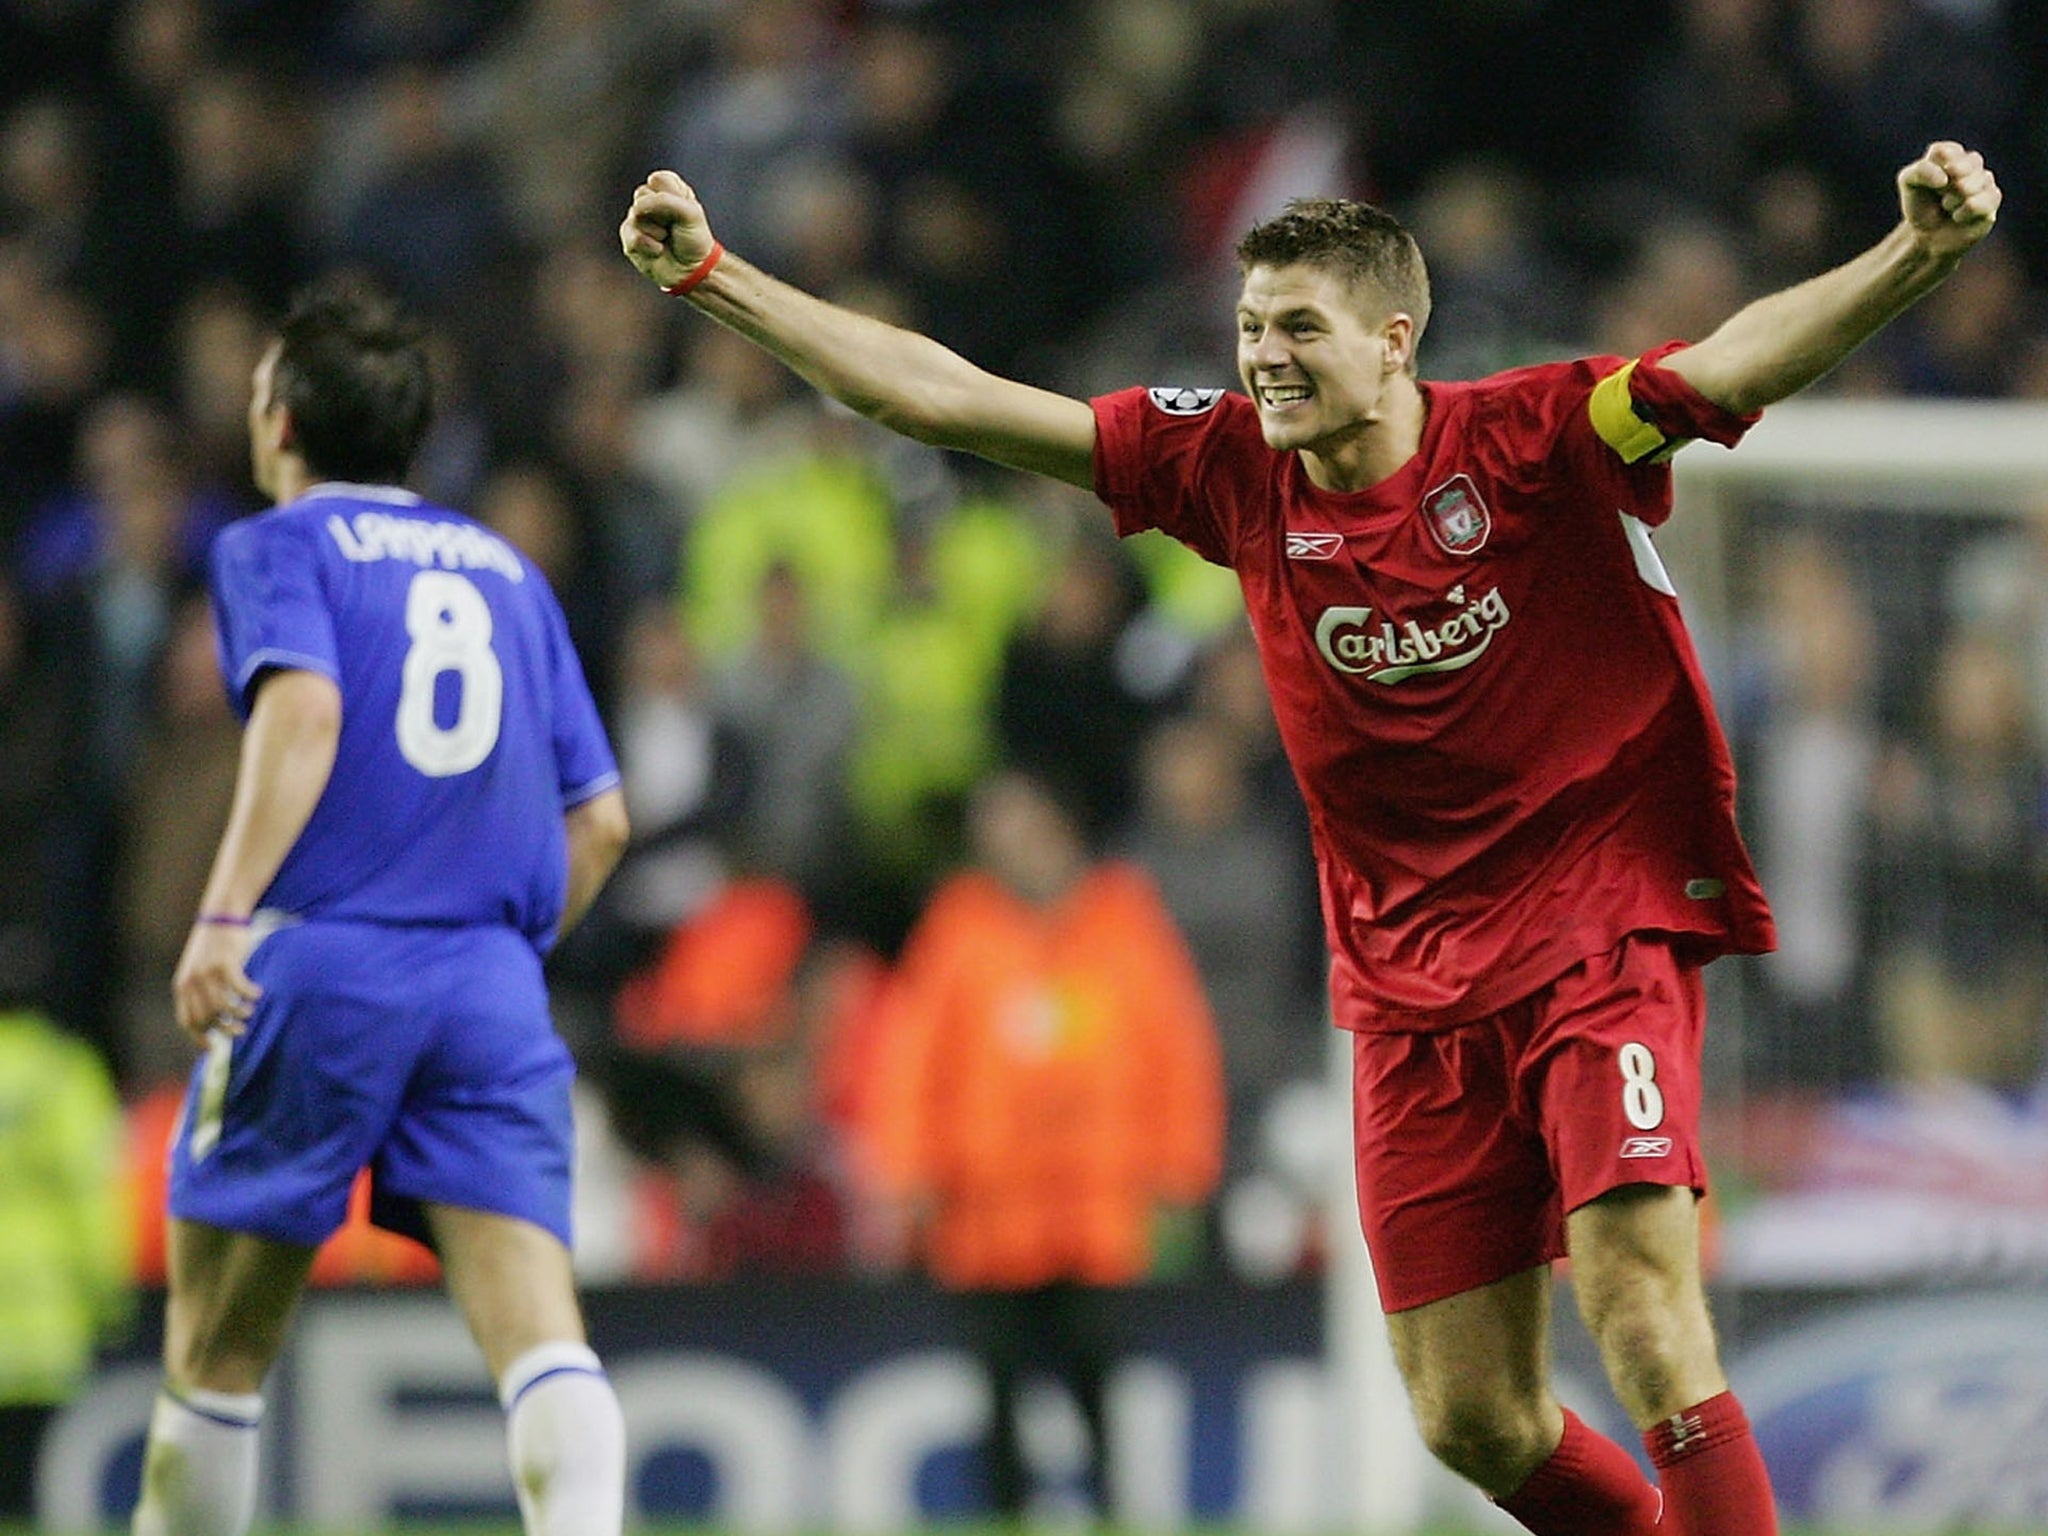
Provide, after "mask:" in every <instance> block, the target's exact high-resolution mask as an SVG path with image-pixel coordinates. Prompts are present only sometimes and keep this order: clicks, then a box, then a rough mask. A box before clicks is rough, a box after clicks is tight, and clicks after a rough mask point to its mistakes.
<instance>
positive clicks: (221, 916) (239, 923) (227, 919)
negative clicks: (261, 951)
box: [192, 912, 255, 928]
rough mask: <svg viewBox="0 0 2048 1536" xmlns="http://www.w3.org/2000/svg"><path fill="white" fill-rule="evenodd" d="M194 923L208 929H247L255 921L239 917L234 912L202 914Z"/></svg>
mask: <svg viewBox="0 0 2048 1536" xmlns="http://www.w3.org/2000/svg"><path fill="white" fill-rule="evenodd" d="M192 921H193V922H194V923H195V924H197V925H199V926H202V927H206V928H247V927H248V926H249V925H250V924H251V923H253V922H254V921H255V919H254V918H249V917H237V916H235V914H234V913H232V912H202V913H200V914H199V915H198V916H197V917H195V918H194V919H192Z"/></svg>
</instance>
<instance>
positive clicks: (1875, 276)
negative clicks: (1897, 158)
mask: <svg viewBox="0 0 2048 1536" xmlns="http://www.w3.org/2000/svg"><path fill="white" fill-rule="evenodd" d="M1958 260H1960V257H1959V256H1932V255H1929V254H1927V253H1926V252H1924V251H1923V250H1921V249H1920V247H1919V246H1918V245H1917V244H1916V243H1915V242H1914V241H1913V239H1912V237H1911V235H1910V234H1909V233H1908V231H1907V230H1906V229H1905V227H1904V226H1903V225H1902V226H1900V227H1899V228H1897V229H1895V230H1893V231H1892V232H1891V234H1889V235H1887V236H1886V237H1885V238H1884V240H1882V241H1881V242H1879V243H1878V244H1877V245H1875V246H1873V247H1871V249H1869V250H1867V251H1865V252H1864V253H1863V254H1862V255H1860V256H1858V257H1856V258H1854V259H1853V260H1851V261H1849V262H1847V263H1845V264H1844V265H1842V266H1840V267H1837V268H1835V269H1834V270H1833V271H1831V272H1826V273H1823V274H1822V275H1821V276H1819V277H1815V278H1809V279H1808V280H1807V281H1806V282H1803V283H1800V284H1797V285H1796V286H1794V287H1791V288H1787V289H1784V290H1782V291H1781V292H1778V293H1774V294H1770V295H1768V296H1767V297H1765V298H1761V299H1758V300H1757V301H1756V302H1755V303H1753V304H1749V305H1747V306H1745V307H1744V308H1742V309H1740V310H1737V311H1736V312H1735V314H1734V315H1732V316H1730V317H1729V319H1728V320H1726V321H1725V322H1723V323H1722V324H1721V325H1720V326H1719V327H1718V328H1717V329H1715V331H1714V332H1713V333H1712V334H1711V335H1709V336H1708V337H1706V338H1705V339H1704V340H1703V341H1701V342H1699V343H1697V344H1696V345H1694V346H1690V347H1687V348H1685V349H1684V350H1682V351H1678V352H1673V353H1671V354H1670V355H1669V356H1668V357H1667V358H1665V360H1664V366H1665V367H1667V368H1669V369H1671V370H1672V371H1673V372H1674V373H1678V374H1680V375H1682V376H1683V377H1684V378H1685V380H1686V382H1687V383H1689V384H1691V385H1692V386H1693V388H1695V389H1697V390H1698V391H1699V392H1700V393H1701V394H1703V395H1705V396H1706V397H1707V398H1708V399H1709V400H1711V401H1713V402H1714V403H1715V404H1716V405H1720V406H1725V407H1726V408H1727V409H1729V410H1731V411H1735V412H1738V413H1741V414H1747V413H1748V412H1751V411H1758V410H1762V409H1763V408H1764V407H1765V406H1767V405H1775V404H1776V403H1777V402H1778V401H1780V400H1784V399H1788V398H1789V397H1791V396H1792V395H1796V394H1797V393H1799V391H1800V390H1802V389H1804V388H1806V387H1807V385H1809V384H1812V383H1813V382H1814V381H1815V380H1817V379H1819V378H1821V377H1822V376H1823V375H1824V374H1826V373H1828V372H1829V371H1830V370H1831V369H1833V368H1834V367H1835V366H1836V365H1837V364H1838V363H1840V362H1841V361H1842V360H1843V359H1844V358H1846V357H1847V356H1848V355H1849V354H1850V353H1851V352H1853V351H1855V350H1856V348H1857V347H1859V346H1861V345H1862V344H1863V343H1864V342H1865V341H1867V340H1869V339H1870V338H1871V337H1872V336H1874V335H1876V334H1877V332H1878V331H1880V330H1882V329H1883V328H1884V327H1885V326H1886V325H1887V324H1888V323H1889V322H1890V321H1892V320H1893V319H1894V318H1896V317H1897V316H1898V315H1899V314H1901V313H1903V312H1904V311H1905V310H1906V309H1907V308H1908V307H1909V306H1910V305H1911V304H1912V303H1913V302H1914V301H1915V300H1916V299H1918V298H1920V297H1921V296H1922V295H1923V294H1926V293H1927V292H1929V291H1930V290H1932V289H1933V288H1935V287H1936V286H1937V285H1938V284H1939V283H1940V282H1941V280H1942V279H1943V278H1944V277H1946V276H1947V275H1948V274H1949V272H1950V271H1951V270H1953V269H1954V267H1955V265H1956V263H1957V261H1958Z"/></svg>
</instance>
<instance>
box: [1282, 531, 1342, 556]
mask: <svg viewBox="0 0 2048 1536" xmlns="http://www.w3.org/2000/svg"><path fill="white" fill-rule="evenodd" d="M1343 547H1344V535H1343V534H1341V533H1296V532H1294V531H1293V530H1292V529H1289V530H1288V533H1287V558H1288V559H1290V560H1328V559H1330V558H1331V557H1333V556H1334V555H1335V554H1336V553H1337V551H1338V550H1340V549H1342V548H1343Z"/></svg>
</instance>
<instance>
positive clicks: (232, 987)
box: [171, 671, 341, 1042]
mask: <svg viewBox="0 0 2048 1536" xmlns="http://www.w3.org/2000/svg"><path fill="white" fill-rule="evenodd" d="M340 742H341V690H340V689H339V688H338V687H336V686H335V683H334V681H333V679H332V678H328V677H323V676H321V675H320V674H319V673H317V672H302V671H283V672H273V673H272V674H270V676H269V677H268V678H266V679H265V680H264V681H263V683H262V684H261V685H260V687H259V688H258V690H257V693H256V704H255V707H254V708H253V709H252V710H251V711H250V712H249V724H248V728H247V729H246V730H245V731H244V732H243V733H242V758H241V765H240V767H239V769H238V770H237V772H236V777H235V796H234V800H233V802H232V804H231V805H230V807H229V809H228V824H227V827H226V829H225V830H224V831H223V832H222V833H221V839H220V846H219V848H218V849H216V850H215V852H214V857H213V870H212V872H211V874H209V875H208V877H207V881H206V891H205V894H204V895H203V896H201V898H200V902H199V908H200V913H201V914H202V917H201V920H200V921H198V922H196V923H194V924H193V927H192V931H191V933H190V934H189V935H188V936H187V937H186V941H185V948H184V951H183V953H181V954H180V955H179V957H178V968H177V971H176V973H175V974H174V975H173V976H172V978H171V1000H172V1006H173V1009H174V1011H175V1013H176V1016H177V1020H178V1027H179V1028H180V1029H182V1030H183V1031H184V1032H185V1033H186V1034H187V1035H188V1036H189V1037H191V1039H192V1040H194V1041H195V1042H203V1041H204V1040H205V1039H206V1036H207V1033H208V1032H209V1031H210V1030H213V1029H227V1030H229V1031H230V1032H235V1031H239V1030H240V1028H241V1026H242V1023H243V1021H244V1020H246V1019H247V1018H248V1017H249V1013H250V1010H251V1009H252V1008H253V1007H254V1005H255V1001H256V999H257V997H258V996H259V995H261V993H262V990H263V989H262V988H261V987H259V986H257V985H256V984H255V983H254V982H253V981H251V980H250V979H249V974H248V972H247V970H246V969H244V967H245V966H246V964H247V962H248V958H249V951H250V948H251V947H252V944H253V935H252V934H251V933H250V931H249V928H248V925H247V920H248V917H249V915H250V913H251V912H252V911H253V910H254V909H255V906H256V903H257V901H258V900H260V899H261V898H262V895H263V893H264V892H265V891H266V890H268V889H269V888H270V882H271V881H272V880H273V879H275V878H276V876H277V871H278V869H279V868H280V867H281V866H282V865H283V863H284V860H285V855H286V854H288V853H290V852H291V849H292V845H293V844H294V843H296V842H297V841H298V840H299V834H300V833H301V832H303V831H305V829H306V823H307V822H308V821H310V820H311V819H312V816H313V808H314V807H315V806H317V805H318V804H319V803H320V797H321V795H322V794H324V793H325V792H326V790H327V780H328V777H329V775H330V774H332V773H333V771H334V756H335V751H336V749H337V747H338V746H339V745H340Z"/></svg>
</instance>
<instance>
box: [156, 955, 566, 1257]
mask: <svg viewBox="0 0 2048 1536" xmlns="http://www.w3.org/2000/svg"><path fill="white" fill-rule="evenodd" d="M248 968H249V975H250V977H251V978H252V979H253V980H254V981H255V982H256V983H257V984H258V985H259V986H261V987H262V988H263V996H262V997H261V998H259V999H258V1000H257V1003H256V1008H255V1012H254V1014H253V1016H252V1017H251V1018H250V1020H249V1026H248V1028H247V1029H246V1030H245V1031H244V1032H243V1033H242V1034H241V1035H239V1036H235V1037H232V1038H231V1037H228V1036H225V1035H217V1036H216V1037H215V1041H214V1045H213V1047H212V1049H211V1050H210V1051H209V1052H208V1053H207V1054H206V1055H204V1056H202V1057H201V1058H200V1060H199V1062H198V1064H197V1065H196V1066H195V1067H194V1068H193V1071H192V1081H191V1084H190V1086H189V1087H188V1089H187V1090H186V1095H185V1106H184V1110H183V1112H182V1113H181V1114H180V1116H179V1119H178V1127H177V1131H176V1133H175V1139H174V1141H173V1143H172V1147H171V1167H170V1211H171V1214H172V1215H173V1216H175V1217H178V1218H179V1219H181V1220H185V1221H196V1222H204V1223H206V1224H207V1225H209V1226H216V1227H225V1228H227V1229H229V1230H231V1231H237V1232H250V1233H254V1234H256V1235H257V1236H259V1237H267V1238H271V1239H273V1240H275V1241H278V1242H286V1243H299V1244H304V1245H307V1246H313V1245H316V1244H318V1243H320V1242H321V1241H323V1240H324V1239H325V1238H326V1237H327V1236H328V1235H329V1234H330V1233H332V1232H333V1231H334V1230H335V1229H336V1228H337V1227H339V1226H340V1225H341V1224H342V1221H343V1220H344V1219H345V1217H346V1215H347V1211H348V1199H349V1192H350V1189H351V1186H352V1185H353V1184H354V1182H355V1179H356V1175H357V1174H358V1173H359V1172H361V1170H362V1169H364V1168H366V1167H367V1168H368V1169H369V1170H370V1172H371V1179H372V1190H373V1198H372V1203H371V1216H372V1219H373V1220H374V1221H375V1222H376V1223H377V1225H379V1226H383V1227H388V1228H390V1229H392V1230H393V1231H397V1232H403V1233H405V1234H406V1235H408V1236H411V1237H416V1238H420V1239H421V1240H423V1241H424V1240H425V1238H426V1227H425V1223H424V1220H423V1216H422V1212H421V1210H420V1204H421V1202H428V1201H430V1202H434V1203H437V1204H445V1205H457V1206H465V1207H469V1208H472V1209H475V1210H482V1211H493V1212H497V1213H498V1214H500V1215H505V1216H514V1217H518V1218H520V1219H522V1220H524V1221H529V1222H532V1223H533V1224H534V1225H536V1226H540V1227H544V1228H546V1229H547V1230H548V1231H550V1232H552V1233H554V1234H555V1236H556V1237H558V1238H560V1239H561V1240H562V1242H563V1243H564V1244H565V1245H566V1244H567V1243H568V1242H569V1240H570V1231H569V1195H570V1168H571V1165H572V1160H573V1155H574V1138H575V1131H574V1124H573V1120H572V1117H571V1110H570V1087H571V1084H572V1083H573V1081H574V1079H575V1065H574V1062H573V1061H572V1060H571V1058H570V1055H569V1050H568V1047H567V1046H566V1045H564V1044H563V1042H562V1039H561V1037H560V1036H559V1035H557V1034H556V1033H555V1029H554V1024H553V1021H552V1019H551V1018H550V1016H549V1012H548V996H547V985H546V982H545V981H544V980H543V978H542V975H541V962H540V957H539V956H538V955H537V954H535V952H534V950H533V946H532V945H531V944H530V943H528V942H527V940H526V939H525V938H524V937H522V936H521V935H520V934H519V933H517V932H516V931H514V930H513V929H510V928H484V927H470V928H437V927H424V926H414V927H401V926H390V925H384V924H376V923H352V922H307V923H298V924H293V925H289V926H286V927H282V928H279V929H277V930H276V931H274V932H272V933H270V934H269V935H268V936H267V937H265V938H264V939H263V940H262V942H261V943H259V944H258V945H257V946H256V949H255V950H254V952H253V953H252V954H251V956H250V958H249V967H248Z"/></svg>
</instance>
